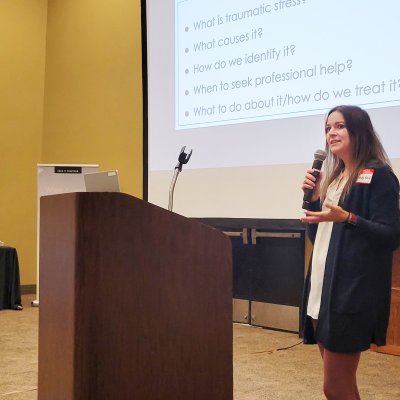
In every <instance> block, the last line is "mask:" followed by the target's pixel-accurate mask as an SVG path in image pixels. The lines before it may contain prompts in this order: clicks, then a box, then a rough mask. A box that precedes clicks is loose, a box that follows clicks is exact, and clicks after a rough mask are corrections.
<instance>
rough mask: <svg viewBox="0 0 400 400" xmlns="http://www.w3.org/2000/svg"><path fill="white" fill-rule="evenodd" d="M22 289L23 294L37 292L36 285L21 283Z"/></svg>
mask: <svg viewBox="0 0 400 400" xmlns="http://www.w3.org/2000/svg"><path fill="white" fill-rule="evenodd" d="M20 289H21V295H24V294H35V293H36V285H21V287H20Z"/></svg>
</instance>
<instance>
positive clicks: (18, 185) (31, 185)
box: [0, 0, 47, 284]
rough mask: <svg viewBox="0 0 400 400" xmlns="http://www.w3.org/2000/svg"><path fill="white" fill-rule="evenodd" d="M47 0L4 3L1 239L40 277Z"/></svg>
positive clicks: (25, 272) (26, 270)
mask: <svg viewBox="0 0 400 400" xmlns="http://www.w3.org/2000/svg"><path fill="white" fill-rule="evenodd" d="M46 13H47V1H46V0H2V1H1V2H0V38H1V40H0V139H1V147H0V149H1V151H0V185H1V190H0V193H1V195H0V221H1V222H0V240H1V241H3V242H5V243H6V244H7V245H9V246H13V247H16V248H17V250H18V256H19V262H20V274H21V281H22V283H23V284H32V283H34V282H35V280H36V164H37V163H38V162H39V161H40V157H41V154H40V152H41V137H42V118H43V94H44V62H45V35H46Z"/></svg>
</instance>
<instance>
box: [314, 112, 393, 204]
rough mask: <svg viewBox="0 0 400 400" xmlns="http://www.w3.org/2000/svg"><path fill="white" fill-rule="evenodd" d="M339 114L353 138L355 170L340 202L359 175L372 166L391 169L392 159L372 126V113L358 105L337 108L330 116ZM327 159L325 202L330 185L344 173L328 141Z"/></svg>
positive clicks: (322, 197) (322, 186)
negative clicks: (335, 113)
mask: <svg viewBox="0 0 400 400" xmlns="http://www.w3.org/2000/svg"><path fill="white" fill-rule="evenodd" d="M335 111H338V112H340V113H341V114H342V115H343V118H344V122H345V125H346V128H347V131H348V133H349V137H350V146H351V158H352V161H353V165H354V170H353V171H352V172H351V174H350V176H349V179H348V181H347V183H346V185H345V187H344V189H343V192H342V196H341V199H340V201H342V200H343V198H344V197H345V196H346V195H347V194H348V193H349V191H350V188H351V186H352V185H353V184H354V183H355V182H356V180H357V178H358V175H359V174H360V172H361V171H362V169H363V168H365V167H366V166H367V165H368V164H370V163H373V164H374V165H375V166H382V165H387V166H390V161H389V158H388V156H387V154H386V152H385V150H384V148H383V146H382V143H381V142H380V140H379V137H378V135H377V133H376V132H375V129H374V127H373V125H372V122H371V119H370V117H369V115H368V113H367V112H366V111H365V110H363V109H362V108H360V107H357V106H345V105H342V106H337V107H334V108H332V110H330V111H329V113H328V115H327V117H326V119H325V124H326V121H327V119H328V117H329V116H330V115H331V114H332V113H333V112H335ZM325 147H326V153H327V157H326V160H325V167H324V179H323V182H322V183H321V202H323V201H324V199H325V196H326V192H327V190H328V187H329V185H330V184H331V183H332V182H333V181H334V180H335V179H336V178H337V177H338V176H339V175H340V174H341V173H342V172H343V171H344V163H343V161H342V160H341V159H340V158H339V157H337V156H335V155H334V154H333V153H332V152H331V151H330V149H329V145H328V143H327V142H326V145H325Z"/></svg>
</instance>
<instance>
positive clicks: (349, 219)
mask: <svg viewBox="0 0 400 400" xmlns="http://www.w3.org/2000/svg"><path fill="white" fill-rule="evenodd" d="M346 224H350V225H353V226H355V225H357V215H356V214H353V213H352V212H350V211H349V215H348V216H347V219H346Z"/></svg>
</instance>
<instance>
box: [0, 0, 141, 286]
mask: <svg viewBox="0 0 400 400" xmlns="http://www.w3.org/2000/svg"><path fill="white" fill-rule="evenodd" d="M140 26H141V24H140V1H139V0H133V1H128V0H113V1H108V0H107V1H106V0H102V1H99V0H97V1H94V0H68V1H66V0H48V1H47V0H1V2H0V37H1V38H2V39H1V43H2V44H1V46H0V60H1V62H0V88H1V97H0V135H1V136H0V137H1V144H2V145H1V150H2V151H1V157H0V178H1V179H0V182H1V185H2V190H1V196H0V199H1V200H0V219H1V224H0V240H2V241H4V242H6V244H9V245H10V246H14V247H16V248H17V250H18V255H19V259H20V274H21V283H22V284H23V285H30V284H34V283H36V164H37V163H69V164H70V163H86V164H93V163H96V164H97V163H98V164H100V167H101V169H108V168H117V169H118V170H119V171H120V176H121V188H122V190H123V191H124V192H127V193H130V194H133V195H135V196H137V197H141V196H142V162H143V158H142V124H143V119H142V88H141V74H142V71H141V32H140V29H141V28H140Z"/></svg>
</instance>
